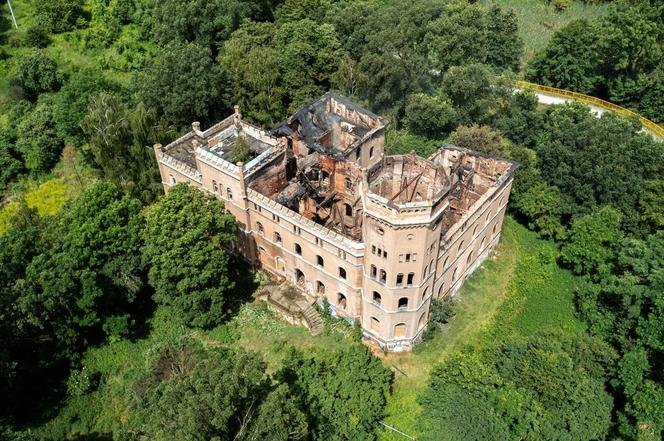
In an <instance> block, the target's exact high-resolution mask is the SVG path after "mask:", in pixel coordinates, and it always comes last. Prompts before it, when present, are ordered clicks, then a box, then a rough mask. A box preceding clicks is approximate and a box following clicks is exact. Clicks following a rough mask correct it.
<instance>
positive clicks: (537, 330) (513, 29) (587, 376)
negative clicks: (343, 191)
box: [0, 0, 664, 441]
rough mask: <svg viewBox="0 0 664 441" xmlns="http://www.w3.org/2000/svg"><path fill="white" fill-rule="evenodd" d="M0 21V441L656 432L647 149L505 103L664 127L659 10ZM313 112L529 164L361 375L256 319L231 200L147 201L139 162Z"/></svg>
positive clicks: (5, 8)
mask: <svg viewBox="0 0 664 441" xmlns="http://www.w3.org/2000/svg"><path fill="white" fill-rule="evenodd" d="M11 5H12V7H13V13H14V15H15V20H16V25H15V23H14V17H12V14H11V13H10V9H9V4H8V3H7V2H2V3H0V73H1V75H0V342H2V344H1V345H0V439H2V440H12V441H19V440H20V441H26V440H27V441H31V440H59V439H71V440H111V439H113V440H147V439H150V440H152V439H155V440H183V439H185V440H210V439H214V440H273V441H286V440H367V441H370V440H376V439H378V440H392V439H394V440H396V439H404V438H403V437H401V435H399V434H398V433H396V432H394V431H390V430H389V429H386V426H385V425H384V424H387V425H388V426H390V427H394V428H396V429H398V430H400V431H403V432H405V433H407V434H408V435H410V436H413V437H416V439H418V440H431V441H433V440H468V439H477V440H503V439H505V440H522V439H533V440H535V439H545V440H575V441H576V440H597V439H606V440H616V441H617V440H625V441H627V440H634V441H637V440H638V441H645V440H660V439H662V436H664V143H662V142H661V141H662V140H657V139H654V138H653V137H652V136H651V135H650V134H648V133H645V132H643V131H642V126H641V123H640V122H639V120H638V119H637V118H626V117H622V116H619V115H617V114H614V113H611V112H606V113H604V114H602V115H601V116H598V115H595V114H593V113H591V112H590V109H589V107H588V106H586V105H584V104H582V103H578V102H574V103H568V104H564V105H549V106H545V105H541V104H539V103H538V101H537V98H536V96H535V95H534V94H533V93H532V92H530V91H515V90H514V82H515V81H516V80H519V79H525V80H528V81H532V82H535V83H538V84H541V85H545V86H553V87H558V88H563V89H567V90H570V91H574V92H579V93H584V94H588V95H591V96H595V97H598V98H602V99H605V100H608V101H610V102H613V103H615V104H619V105H621V106H623V107H626V108H628V109H630V110H633V111H634V112H636V113H638V114H640V115H642V116H644V117H646V118H648V119H650V120H652V121H654V122H656V123H658V124H663V123H664V3H662V2H661V1H659V0H614V1H603V0H530V1H521V0H483V1H469V0H410V1H407V2H405V1H404V2H402V1H397V0H188V1H181V0H85V1H79V0H39V1H38V0H14V1H12V2H11ZM537 14H542V15H541V16H538V15H537ZM543 14H546V17H545V16H544V15H543ZM552 17H553V18H552ZM328 90H333V91H336V92H338V93H340V94H342V95H345V96H347V97H349V98H350V99H352V100H353V101H356V102H358V103H360V104H361V105H363V106H365V107H366V108H368V109H371V110H372V111H374V112H376V113H378V114H380V115H382V116H384V117H385V118H387V119H388V120H389V121H390V126H389V129H388V133H387V146H386V149H387V151H388V153H407V152H411V151H415V152H416V153H417V154H419V155H421V156H424V157H427V156H429V155H430V154H431V153H433V152H434V151H436V149H438V148H439V147H440V146H441V145H442V144H444V143H446V142H449V143H454V144H456V145H458V146H461V147H466V148H470V149H473V150H480V151H483V152H487V153H490V154H494V155H498V156H502V157H505V158H509V159H511V160H513V161H516V162H518V163H519V164H520V168H519V169H518V170H517V172H516V176H515V180H514V185H513V189H512V195H511V200H510V205H509V217H508V218H507V219H506V221H505V227H504V233H503V239H502V243H501V244H500V245H499V248H498V251H497V253H496V255H497V257H496V258H495V259H493V260H492V261H491V262H489V263H487V265H486V268H482V269H481V270H479V271H478V272H477V274H476V275H474V276H473V277H472V278H471V279H470V280H469V281H468V282H467V285H468V286H467V287H464V288H463V289H462V291H461V292H460V293H459V294H458V296H457V297H458V299H457V298H455V299H452V300H447V301H445V302H442V303H440V304H437V305H436V308H435V309H434V311H433V312H432V316H431V324H430V325H429V329H428V331H427V336H426V341H425V342H423V343H422V344H421V346H420V347H418V348H416V349H415V350H414V351H413V353H412V354H410V353H409V354H404V355H399V356H392V355H386V354H379V355H380V356H377V355H376V354H374V353H372V352H371V351H370V350H369V349H368V348H367V347H366V346H364V345H362V344H361V343H360V338H359V335H358V329H357V328H355V327H352V326H349V325H347V324H346V323H345V322H343V321H340V320H336V319H335V318H333V317H328V316H326V317H325V322H326V323H325V332H324V334H323V335H321V336H319V337H315V338H314V337H311V336H309V335H307V333H306V331H304V330H302V329H298V328H295V327H292V326H290V325H287V324H285V323H283V322H280V321H279V320H277V319H275V318H274V317H272V315H271V314H270V313H269V312H268V311H267V310H266V309H265V308H264V307H262V306H260V305H256V304H254V303H252V302H251V299H252V294H253V293H254V292H255V291H257V290H260V289H261V287H262V286H263V285H264V284H265V283H267V280H266V278H267V276H266V274H265V273H263V272H251V271H249V270H248V269H247V268H246V265H245V264H244V263H243V261H242V260H241V258H240V257H238V256H235V255H233V254H230V253H229V252H227V251H226V250H227V245H228V244H229V243H230V242H231V241H232V240H233V238H234V235H235V232H236V229H237V225H236V224H235V221H234V219H233V218H232V217H231V216H230V215H228V214H227V213H226V212H225V211H224V206H223V203H222V202H221V201H218V200H216V199H210V198H208V197H206V196H204V195H203V194H202V193H200V192H198V191H196V190H194V189H192V188H189V187H187V186H185V185H178V186H176V187H174V188H173V189H172V190H171V191H169V193H168V194H167V195H164V194H163V189H162V184H161V182H160V175H159V171H158V169H157V167H156V162H155V158H154V153H153V150H152V145H153V144H154V143H162V144H166V143H168V142H170V141H172V140H174V139H175V138H177V137H178V136H179V135H180V134H182V133H184V132H186V131H187V130H188V127H190V124H191V122H192V121H200V123H201V125H202V127H204V128H207V127H209V126H210V125H211V124H213V123H215V122H216V121H218V120H221V119H223V118H225V117H226V116H228V115H229V114H230V113H232V112H233V106H234V105H235V104H237V105H239V106H240V109H241V111H242V114H243V116H244V117H245V118H246V119H247V120H249V121H251V122H253V123H256V124H257V125H261V126H264V127H271V126H273V125H274V124H276V123H277V122H279V121H281V120H283V119H284V118H286V117H288V115H290V114H291V113H292V112H293V111H294V110H295V109H297V108H299V107H300V106H302V105H303V104H305V103H307V102H309V101H311V100H312V99H314V98H316V97H318V96H320V95H321V94H323V93H324V92H325V91H328ZM487 305H490V307H489V306H487ZM473 308H475V309H473ZM486 311H492V315H491V316H490V317H488V316H486Z"/></svg>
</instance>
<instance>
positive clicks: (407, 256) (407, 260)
mask: <svg viewBox="0 0 664 441" xmlns="http://www.w3.org/2000/svg"><path fill="white" fill-rule="evenodd" d="M406 262H410V253H407V254H406Z"/></svg>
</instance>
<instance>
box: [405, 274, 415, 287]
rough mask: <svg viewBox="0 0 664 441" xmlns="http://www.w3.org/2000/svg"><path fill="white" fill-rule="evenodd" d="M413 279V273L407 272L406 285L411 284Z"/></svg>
mask: <svg viewBox="0 0 664 441" xmlns="http://www.w3.org/2000/svg"><path fill="white" fill-rule="evenodd" d="M414 279H415V273H408V279H407V280H406V285H408V286H413V280H414Z"/></svg>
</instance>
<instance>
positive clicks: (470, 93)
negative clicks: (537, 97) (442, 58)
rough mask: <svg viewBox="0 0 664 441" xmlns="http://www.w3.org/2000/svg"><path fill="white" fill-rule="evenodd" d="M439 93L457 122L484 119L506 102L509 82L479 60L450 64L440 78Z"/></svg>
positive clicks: (508, 94) (485, 120)
mask: <svg viewBox="0 0 664 441" xmlns="http://www.w3.org/2000/svg"><path fill="white" fill-rule="evenodd" d="M439 94H440V95H441V96H443V97H446V98H447V99H448V100H449V101H450V102H451V103H452V105H453V106H454V109H455V110H456V116H457V118H456V121H455V122H456V123H457V124H466V125H468V124H472V123H477V124H483V123H488V122H489V121H491V120H492V119H493V117H494V115H495V114H496V113H497V112H499V110H500V109H501V108H502V107H503V106H504V105H505V104H506V103H509V97H510V95H511V94H512V91H511V86H510V85H509V84H508V82H507V81H506V79H505V78H501V77H499V76H497V75H495V74H494V73H493V72H492V71H491V69H490V68H489V67H488V66H486V65H483V64H468V65H465V66H461V67H452V68H450V69H449V70H448V71H447V72H446V73H445V75H443V79H442V82H441V86H440V90H439Z"/></svg>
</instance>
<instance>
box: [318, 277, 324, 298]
mask: <svg viewBox="0 0 664 441" xmlns="http://www.w3.org/2000/svg"><path fill="white" fill-rule="evenodd" d="M316 292H317V293H318V294H321V295H323V294H325V284H324V283H323V282H321V281H320V280H316Z"/></svg>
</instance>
